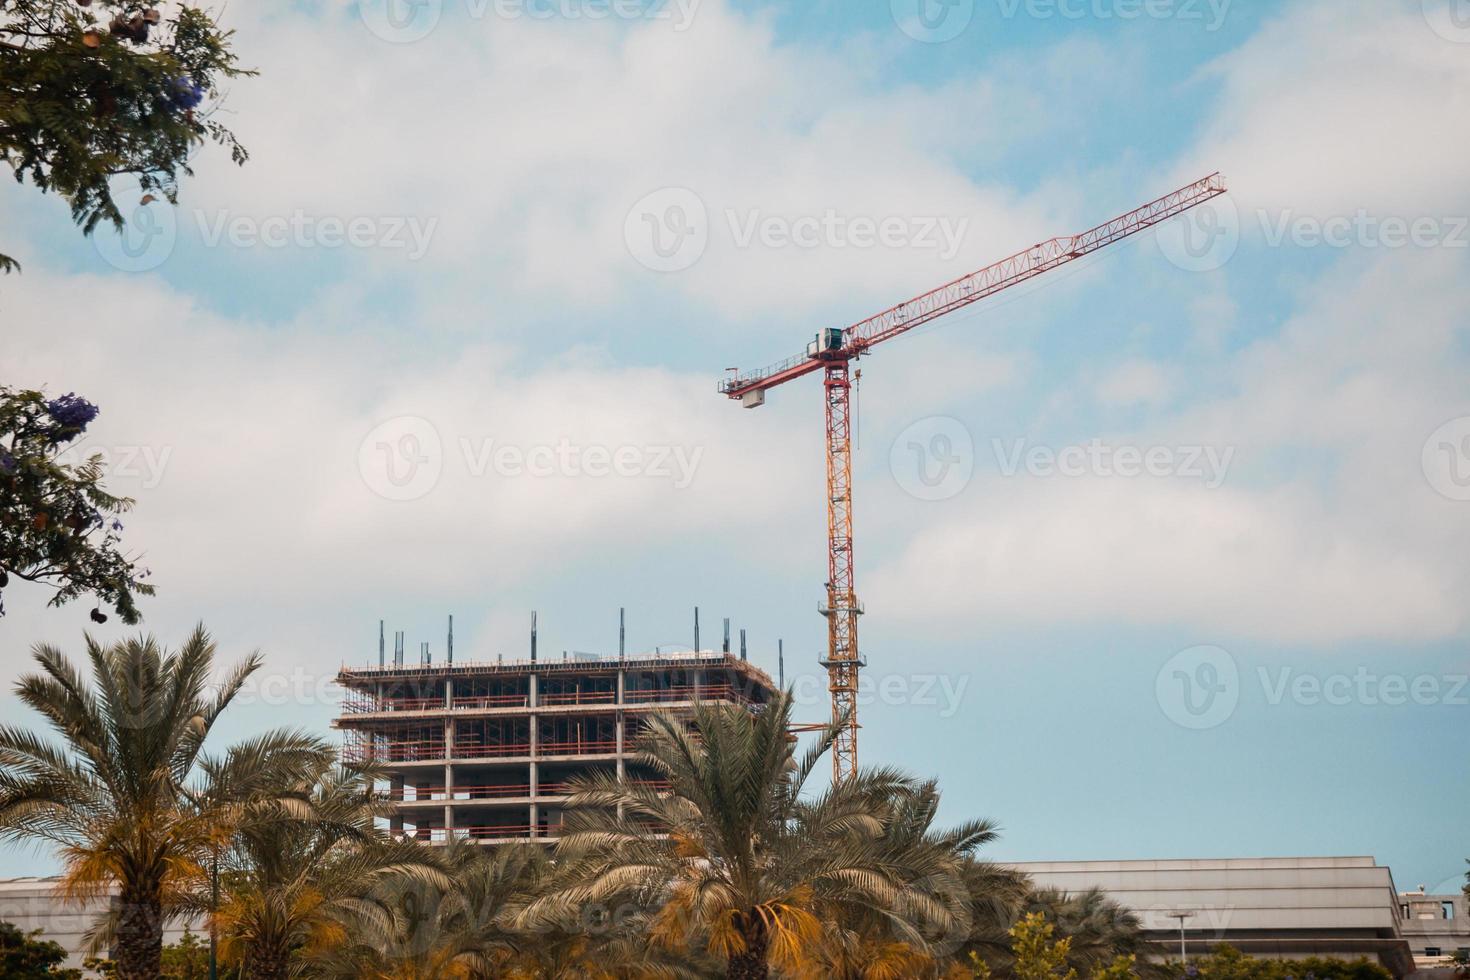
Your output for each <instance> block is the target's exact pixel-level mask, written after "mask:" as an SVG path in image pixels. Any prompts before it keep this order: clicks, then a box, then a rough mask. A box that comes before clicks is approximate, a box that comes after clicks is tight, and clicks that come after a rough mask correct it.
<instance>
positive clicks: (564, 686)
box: [333, 616, 779, 843]
mask: <svg viewBox="0 0 1470 980" xmlns="http://www.w3.org/2000/svg"><path fill="white" fill-rule="evenodd" d="M620 633H622V629H621V627H620ZM453 635H454V634H453V619H452V618H451V619H450V632H449V647H448V650H447V652H446V658H445V659H444V660H443V661H441V662H439V663H434V662H432V658H431V656H430V652H429V648H428V646H427V645H423V646H421V647H420V649H419V651H418V655H417V658H416V660H415V661H414V662H411V663H410V662H405V661H406V659H407V658H406V657H405V655H404V646H405V643H404V638H403V635H402V634H396V635H395V637H394V644H393V653H392V658H391V660H390V659H389V658H388V656H387V654H386V649H385V645H384V642H383V637H382V632H381V626H380V632H379V649H378V664H377V665H376V666H366V667H347V666H344V667H343V668H342V669H341V671H340V672H339V674H338V675H337V683H338V684H339V685H341V687H342V688H343V689H344V691H345V695H344V698H343V702H342V713H341V714H340V715H339V716H338V717H337V719H336V720H335V721H334V722H333V725H334V727H336V728H339V729H342V730H343V732H344V733H345V745H344V746H343V759H344V761H346V762H349V763H358V764H361V763H369V762H371V763H373V764H375V765H376V766H378V767H380V768H381V769H382V771H384V772H385V773H386V774H387V792H388V795H389V798H390V799H391V800H392V802H393V804H394V811H395V812H394V815H393V816H392V817H391V819H390V821H389V825H390V831H391V832H392V833H393V834H394V835H395V836H399V837H406V838H410V839H413V840H421V841H426V842H430V843H444V842H446V841H448V840H450V839H452V838H459V839H467V840H473V841H479V842H487V843H503V842H506V841H511V840H526V839H535V840H541V841H554V840H556V839H557V838H558V836H559V835H560V832H561V823H562V808H563V806H564V804H565V802H566V800H567V797H568V790H569V786H568V784H569V782H570V781H571V780H572V779H573V778H574V777H577V776H583V775H589V774H593V773H599V772H601V773H607V774H610V775H616V776H617V778H618V779H620V780H626V781H629V782H633V783H641V784H643V785H646V786H650V787H652V788H655V789H657V788H660V783H659V781H658V780H657V778H656V776H655V774H654V773H652V772H650V771H647V770H646V769H644V768H642V767H641V766H640V765H639V763H638V762H637V761H636V758H635V753H634V751H633V746H634V743H635V741H636V740H637V737H638V734H639V733H640V732H641V731H642V730H643V728H644V726H645V725H646V724H647V720H648V718H649V716H650V715H651V714H653V713H655V712H671V713H674V714H680V713H687V712H689V711H691V710H692V709H693V707H694V703H695V702H696V701H702V702H706V703H717V704H731V705H739V706H743V707H745V708H748V709H750V710H752V711H758V710H760V707H761V706H762V705H764V704H766V703H767V702H768V701H770V699H771V698H772V697H773V696H774V695H775V693H776V691H777V690H779V684H778V682H777V681H776V680H773V679H772V678H771V676H770V675H769V674H767V673H766V672H765V671H763V670H761V669H760V668H758V667H755V666H754V665H752V664H751V663H750V662H749V660H748V659H747V654H746V649H745V638H744V633H743V631H742V634H741V641H740V652H739V654H738V655H737V654H735V653H732V652H731V650H730V632H729V621H728V620H726V625H725V637H724V641H723V645H722V649H720V650H715V651H712V650H698V649H696V650H693V651H687V652H686V651H679V652H672V651H671V652H663V651H655V652H652V653H638V654H627V653H625V652H622V651H621V650H620V652H619V653H618V654H616V655H596V654H586V653H578V654H575V655H572V654H570V653H564V654H562V655H561V658H560V659H544V658H540V657H538V654H537V649H536V629H535V626H534V616H533V626H532V632H531V647H530V653H529V656H527V657H524V658H517V659H503V658H502V659H499V660H496V661H493V662H489V663H466V662H460V663H456V662H455V661H454V653H453V649H454V647H453V642H454V641H453ZM697 635H698V633H697V630H696V637H697ZM697 645H698V640H697V639H696V646H697ZM621 646H622V643H621V642H620V647H621Z"/></svg>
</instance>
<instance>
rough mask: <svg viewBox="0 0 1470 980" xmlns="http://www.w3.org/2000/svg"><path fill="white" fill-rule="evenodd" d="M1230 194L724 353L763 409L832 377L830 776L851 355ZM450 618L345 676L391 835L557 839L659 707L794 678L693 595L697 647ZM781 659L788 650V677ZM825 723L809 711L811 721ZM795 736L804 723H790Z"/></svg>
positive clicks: (852, 665) (850, 599)
mask: <svg viewBox="0 0 1470 980" xmlns="http://www.w3.org/2000/svg"><path fill="white" fill-rule="evenodd" d="M1225 192H1226V187H1225V180H1224V178H1223V177H1222V176H1221V175H1220V174H1218V173H1213V174H1210V175H1208V176H1206V177H1203V178H1200V179H1199V180H1196V181H1193V182H1192V183H1189V184H1186V185H1184V186H1183V187H1180V188H1178V189H1176V190H1174V191H1171V192H1170V193H1168V194H1165V195H1163V196H1161V197H1158V198H1155V199H1154V200H1152V201H1149V202H1148V203H1146V204H1143V205H1141V206H1139V207H1136V208H1134V209H1132V210H1130V211H1127V212H1125V213H1123V214H1120V215H1118V216H1117V217H1115V218H1112V219H1110V220H1108V221H1104V222H1103V223H1101V224H1099V225H1096V226H1094V227H1092V228H1089V229H1087V230H1086V231H1083V232H1080V233H1078V234H1075V235H1065V236H1060V237H1056V238H1050V239H1048V240H1046V241H1044V242H1038V243H1037V244H1035V245H1032V246H1030V247H1029V248H1024V249H1021V250H1020V251H1018V252H1016V253H1014V254H1012V255H1009V256H1007V257H1005V258H1003V259H1000V260H999V261H997V262H993V263H991V264H990V265H988V266H985V267H984V268H981V269H978V270H976V271H974V272H972V273H970V274H968V275H965V276H961V277H960V278H958V279H955V280H953V281H951V282H947V283H944V284H943V285H940V286H938V287H936V288H934V289H931V290H929V291H928V292H925V293H921V294H919V295H918V296H915V297H913V298H912V299H909V300H906V301H904V302H902V303H898V304H897V305H894V306H891V307H889V308H888V309H886V310H883V311H881V312H878V313H876V314H873V315H872V316H869V317H866V318H864V319H862V320H859V321H857V322H856V323H853V324H851V325H850V326H847V327H845V328H838V327H825V328H823V329H821V330H820V331H818V332H817V333H816V334H815V335H814V336H813V339H812V340H811V341H810V342H809V343H808V344H807V345H806V347H805V349H803V350H801V351H799V352H798V353H796V354H794V355H792V356H791V357H788V358H786V359H785V360H782V361H778V362H776V363H774V364H770V365H768V366H766V367H763V368H760V369H757V370H753V371H742V370H740V369H739V368H727V369H726V376H725V377H724V378H723V379H722V380H721V381H720V382H719V385H718V391H719V394H720V395H722V396H723V397H725V398H727V399H729V400H731V401H733V402H735V403H737V404H739V405H741V406H743V407H745V408H759V407H760V406H762V405H764V404H765V403H766V396H767V393H768V392H770V391H772V390H773V389H775V388H778V387H780V386H782V385H785V384H787V383H789V382H792V381H796V380H797V379H800V378H804V377H806V376H807V375H810V374H817V373H820V374H821V376H822V404H823V411H824V418H825V425H824V432H825V439H824V441H823V442H824V445H823V450H824V456H825V462H826V476H827V479H826V492H825V498H826V512H827V521H826V525H827V526H826V531H827V535H826V537H827V549H826V550H827V569H826V582H825V584H824V587H823V591H824V593H825V595H824V598H823V601H822V602H821V603H820V605H819V607H818V610H819V612H820V613H821V614H822V615H823V616H824V617H825V618H826V621H827V630H826V632H827V651H826V656H825V657H823V658H822V660H821V665H822V667H823V668H825V669H826V671H827V687H828V692H829V694H830V697H831V716H830V718H831V722H832V724H833V725H834V726H835V728H836V734H835V738H834V739H833V742H832V747H831V755H832V779H833V781H834V782H841V781H842V780H845V779H848V778H850V777H851V776H852V775H853V774H854V773H855V772H857V769H858V735H859V732H860V731H861V725H860V724H859V720H858V701H857V695H858V683H859V675H860V672H861V671H862V669H863V668H864V667H865V666H866V665H867V661H866V658H865V657H864V656H863V654H862V652H861V650H860V647H859V645H858V617H859V616H861V615H862V614H863V613H864V612H865V611H866V610H865V608H864V605H863V603H862V601H861V600H860V599H859V598H858V593H857V569H856V560H855V558H854V553H855V545H854V543H855V539H856V532H855V530H854V521H853V479H852V430H853V425H852V397H853V388H854V386H855V384H856V382H857V380H858V378H859V377H860V376H861V372H860V371H859V370H857V369H855V368H854V363H855V362H857V361H859V360H860V359H861V358H864V357H867V356H869V355H871V354H872V353H873V351H874V349H875V348H876V347H877V346H878V345H879V344H882V343H884V342H886V341H890V340H893V339H896V338H898V337H901V336H903V335H905V334H907V333H909V332H911V331H913V330H915V329H917V328H919V327H922V326H924V325H926V324H929V323H932V322H934V321H936V320H939V319H941V318H942V317H945V316H946V315H948V314H951V313H954V312H955V311H957V310H960V309H963V308H965V307H968V306H970V305H972V304H975V303H978V302H980V301H982V300H986V299H989V298H991V297H994V296H996V295H997V294H999V293H1002V292H1004V291H1005V290H1007V289H1011V288H1013V287H1015V286H1019V285H1022V284H1025V283H1028V282H1031V281H1032V280H1035V279H1037V278H1038V277H1042V276H1045V275H1047V274H1049V273H1051V272H1053V271H1055V270H1056V269H1059V268H1062V267H1064V266H1066V265H1069V264H1070V263H1073V262H1076V261H1078V260H1081V259H1084V258H1086V257H1088V256H1090V255H1093V254H1094V253H1096V252H1098V251H1100V250H1102V249H1105V248H1107V247H1109V246H1111V245H1114V244H1116V243H1118V242H1121V241H1124V240H1125V239H1128V238H1131V237H1132V236H1134V235H1137V234H1139V233H1140V232H1143V231H1146V230H1148V229H1150V228H1154V227H1156V226H1158V225H1159V224H1161V223H1163V222H1165V221H1168V220H1169V219H1171V218H1174V217H1176V216H1178V215H1180V214H1183V213H1184V212H1186V211H1189V210H1191V209H1193V208H1196V207H1198V206H1200V205H1201V204H1204V203H1206V202H1208V201H1210V200H1213V199H1214V198H1216V197H1218V196H1220V195H1221V194H1224V193H1225ZM453 634H454V629H453V619H452V617H451V619H450V631H449V645H448V651H447V653H448V658H447V660H446V662H445V663H444V664H443V665H442V666H437V667H436V666H434V665H433V664H432V663H431V658H430V655H429V648H428V646H427V645H424V646H422V647H421V649H420V651H419V658H418V660H419V662H418V664H417V665H413V666H410V665H408V664H406V663H405V662H404V660H405V658H404V650H403V647H404V642H403V636H402V634H396V635H395V637H394V654H393V661H392V663H391V664H390V663H388V662H387V660H386V650H385V646H384V638H383V635H382V629H381V624H380V629H379V639H378V659H379V664H378V666H377V667H375V668H373V667H369V668H364V669H355V668H354V669H349V668H346V667H344V668H343V669H342V672H341V674H340V675H339V677H338V680H339V682H340V683H341V684H342V686H343V687H345V688H346V689H347V691H348V697H347V698H346V700H345V702H344V707H343V714H342V715H341V716H340V717H339V718H338V719H337V721H336V722H335V725H336V726H337V727H339V728H342V729H344V730H345V731H346V732H347V736H348V740H347V744H346V746H345V758H346V759H347V761H349V762H367V761H372V762H375V763H379V764H381V765H383V766H385V767H388V768H389V770H390V771H391V772H392V773H393V775H392V778H391V786H390V793H391V795H392V799H393V801H394V802H395V803H396V804H397V813H396V815H395V816H394V818H393V820H392V829H393V831H394V832H395V833H397V834H400V835H405V836H410V837H413V838H415V839H421V840H427V841H444V840H448V839H449V838H450V835H455V836H460V837H467V838H471V839H474V840H486V841H501V840H513V839H519V838H539V839H545V840H551V839H555V838H556V837H557V836H558V835H559V830H560V826H561V813H562V804H563V803H564V802H565V800H566V798H567V792H566V789H567V785H566V784H567V781H568V780H569V779H571V778H572V777H573V776H575V775H577V774H579V773H586V772H595V771H605V772H615V773H616V774H617V776H618V778H619V779H631V780H644V781H649V780H652V779H653V776H652V774H650V773H647V772H643V771H640V770H639V768H638V765H637V763H636V762H635V761H633V759H632V758H631V757H630V756H629V751H628V750H629V747H630V745H631V744H632V742H633V740H634V739H635V738H636V736H637V734H638V732H639V731H640V730H641V727H642V725H643V724H644V721H645V719H646V718H647V716H648V713H649V712H651V711H655V710H660V709H663V710H674V711H679V710H684V711H687V710H689V709H690V708H691V707H692V706H693V704H694V702H695V701H699V700H703V701H723V702H730V703H736V704H741V705H745V706H748V707H751V708H756V707H758V706H759V705H761V704H763V703H765V702H766V701H767V700H769V698H770V697H771V696H772V694H773V693H774V692H775V691H779V690H781V689H782V687H783V686H784V684H783V679H782V678H780V677H779V676H778V679H777V681H776V682H775V683H774V684H773V683H772V681H771V678H770V677H769V676H768V675H766V674H764V673H763V672H761V671H758V670H756V669H755V668H753V667H751V666H750V665H749V663H748V661H747V660H746V657H745V638H744V632H743V631H742V632H741V640H740V651H741V655H740V657H739V658H736V657H733V656H732V655H731V654H730V627H729V620H726V621H725V639H724V645H723V649H722V650H721V652H719V653H710V652H703V651H700V646H699V639H698V637H699V616H698V610H695V628H694V635H695V641H694V650H695V651H696V652H693V653H689V654H680V655H673V656H671V655H665V654H660V653H657V652H656V653H654V654H651V655H640V656H634V657H627V656H626V655H625V654H624V653H623V652H622V650H623V646H624V636H625V631H624V630H623V628H622V626H621V624H620V627H619V644H618V645H619V651H620V652H619V654H618V656H617V657H616V658H598V657H595V656H592V655H579V656H578V658H575V659H574V658H570V657H568V658H566V659H564V660H563V661H562V662H561V663H550V664H548V663H545V662H538V660H537V656H536V626H535V616H534V613H533V614H532V626H531V651H530V657H529V658H527V659H526V660H523V661H511V662H505V661H501V662H497V663H494V664H457V665H456V664H454V663H453V655H454V654H453V650H454V641H453ZM779 674H784V662H783V663H782V667H781V668H780V669H778V675H779ZM814 727H818V726H812V725H802V726H798V730H811V729H812V728H814ZM793 734H794V733H793Z"/></svg>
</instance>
